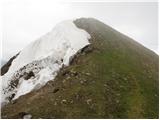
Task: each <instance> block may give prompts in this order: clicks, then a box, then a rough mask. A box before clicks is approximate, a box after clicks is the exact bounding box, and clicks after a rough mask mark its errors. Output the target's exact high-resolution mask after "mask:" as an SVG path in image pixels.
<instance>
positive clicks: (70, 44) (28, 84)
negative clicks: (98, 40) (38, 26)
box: [1, 20, 90, 102]
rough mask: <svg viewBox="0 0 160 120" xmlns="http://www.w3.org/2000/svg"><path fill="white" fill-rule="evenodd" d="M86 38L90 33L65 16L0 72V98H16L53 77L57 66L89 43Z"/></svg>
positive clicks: (2, 99) (60, 65) (6, 99)
mask: <svg viewBox="0 0 160 120" xmlns="http://www.w3.org/2000/svg"><path fill="white" fill-rule="evenodd" d="M88 39H90V35H89V34H88V33H87V32H86V31H84V30H82V29H79V28H77V27H76V25H75V24H74V23H73V21H71V20H69V21H64V22H62V23H59V24H57V25H56V26H55V28H54V29H53V30H52V31H50V32H49V33H47V34H46V35H44V36H42V37H41V38H40V39H38V40H36V41H34V42H32V43H31V44H29V45H28V46H27V47H26V48H24V49H23V50H22V51H21V52H20V54H19V55H18V56H17V58H15V59H14V60H13V62H12V65H11V66H10V68H9V70H8V72H7V73H6V74H5V75H3V76H1V79H2V91H1V92H2V98H1V102H9V101H10V100H13V99H17V98H19V97H20V96H21V95H24V94H26V93H29V92H31V91H32V90H35V89H39V88H41V87H42V86H44V85H45V84H46V83H47V82H48V81H50V80H53V79H54V78H55V76H56V75H57V72H58V71H59V70H60V68H61V67H62V66H63V65H65V66H68V65H69V60H70V58H71V57H72V56H73V55H74V54H76V53H77V51H78V50H80V49H82V48H83V47H85V46H87V45H88V44H89V41H88Z"/></svg>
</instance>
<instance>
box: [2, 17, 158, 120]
mask: <svg viewBox="0 0 160 120" xmlns="http://www.w3.org/2000/svg"><path fill="white" fill-rule="evenodd" d="M74 23H75V25H76V26H77V27H79V28H81V29H84V30H86V31H87V32H88V33H89V34H90V35H91V39H89V42H90V43H91V44H89V45H88V46H86V47H85V48H83V49H82V50H81V51H80V52H78V53H77V54H76V55H75V56H74V57H73V60H72V61H71V64H70V66H68V67H62V68H61V70H60V71H59V73H58V75H57V76H56V78H55V79H54V81H49V82H48V83H47V84H46V85H45V86H44V87H42V88H41V89H39V90H36V91H33V92H31V93H29V94H26V95H24V96H21V97H20V98H19V99H17V100H15V101H13V102H12V103H9V104H8V105H6V106H4V108H2V118H23V116H21V115H22V113H25V114H31V115H32V118H158V96H159V95H158V89H159V88H158V82H159V81H158V71H159V70H158V64H159V63H158V55H156V54H154V53H153V52H152V51H150V50H149V49H147V48H144V47H143V46H142V45H139V44H138V43H137V42H135V41H133V40H132V39H130V38H128V37H126V36H125V35H123V34H121V33H119V32H117V31H116V30H114V29H112V28H111V27H108V26H107V25H105V24H103V23H101V22H100V21H97V20H95V19H91V18H89V19H86V18H81V19H77V20H75V21H74ZM13 109H14V111H13Z"/></svg>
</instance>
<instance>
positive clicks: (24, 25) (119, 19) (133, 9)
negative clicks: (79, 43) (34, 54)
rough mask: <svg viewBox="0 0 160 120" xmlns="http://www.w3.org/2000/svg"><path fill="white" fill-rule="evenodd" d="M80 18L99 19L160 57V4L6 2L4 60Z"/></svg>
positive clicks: (20, 0) (4, 14)
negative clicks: (159, 14) (43, 36)
mask: <svg viewBox="0 0 160 120" xmlns="http://www.w3.org/2000/svg"><path fill="white" fill-rule="evenodd" d="M79 17H94V18H97V19H99V20H100V21H102V22H104V23H105V24H108V25H110V26H111V27H113V28H115V29H117V30H118V31H120V32H122V33H124V34H126V35H128V36H130V37H131V38H133V39H135V40H136V41H138V42H140V43H141V44H143V45H144V46H146V47H148V48H149V49H151V50H153V51H155V52H157V53H158V4H157V3H153V2H152V3H151V2H149V3H146V2H143V3H140V2H138V3H131V2H129V3H128V2H119V3H117V2H114V3H109V2H106V3H102V2H101V3H99V2H92V3H91V2H78V3H75V2H74V3H73V2H58V3H57V2H53V0H6V1H5V2H4V3H3V24H2V25H3V40H2V47H3V48H2V49H3V59H4V60H7V59H9V58H10V57H12V56H13V55H15V54H16V53H18V51H20V50H21V49H23V48H24V47H25V46H26V45H27V44H29V43H30V42H32V41H33V40H36V39H37V38H39V37H41V36H42V35H44V34H45V33H47V32H49V31H50V30H51V29H52V28H53V27H54V26H55V25H56V24H57V23H59V22H61V21H63V20H67V19H73V18H79Z"/></svg>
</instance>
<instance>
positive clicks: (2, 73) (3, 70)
mask: <svg viewBox="0 0 160 120" xmlns="http://www.w3.org/2000/svg"><path fill="white" fill-rule="evenodd" d="M18 55H19V53H18V54H17V55H15V56H13V57H12V58H11V59H10V60H9V61H8V62H7V63H6V64H5V65H3V66H2V68H1V76H2V75H4V74H5V73H7V72H8V70H9V67H10V66H11V64H12V61H13V60H14V59H15V58H16V57H17V56H18Z"/></svg>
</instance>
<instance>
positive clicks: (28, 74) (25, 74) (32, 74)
mask: <svg viewBox="0 0 160 120" xmlns="http://www.w3.org/2000/svg"><path fill="white" fill-rule="evenodd" d="M31 77H35V75H34V73H33V72H32V71H30V72H29V73H24V79H25V80H28V79H30V78H31Z"/></svg>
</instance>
